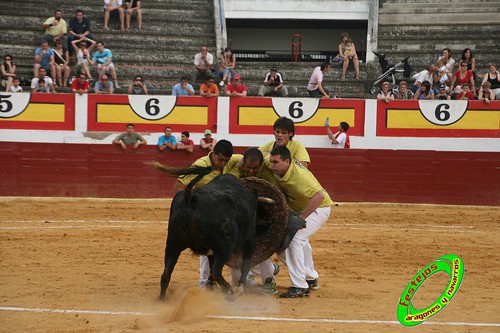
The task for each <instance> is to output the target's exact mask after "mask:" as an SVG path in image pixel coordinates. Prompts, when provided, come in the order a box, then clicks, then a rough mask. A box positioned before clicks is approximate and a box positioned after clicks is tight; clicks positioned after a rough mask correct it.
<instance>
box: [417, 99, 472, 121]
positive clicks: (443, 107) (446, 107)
mask: <svg viewBox="0 0 500 333" xmlns="http://www.w3.org/2000/svg"><path fill="white" fill-rule="evenodd" d="M468 104H469V103H468V101H444V100H434V101H418V105H419V108H420V112H421V113H422V115H423V116H424V117H425V119H427V120H428V121H429V122H431V123H433V124H434V125H439V126H447V125H451V124H453V123H456V122H457V121H459V120H460V119H461V118H462V117H463V116H464V115H465V112H466V111H467V106H468Z"/></svg>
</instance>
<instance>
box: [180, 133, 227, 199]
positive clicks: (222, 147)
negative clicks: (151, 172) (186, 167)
mask: <svg viewBox="0 0 500 333" xmlns="http://www.w3.org/2000/svg"><path fill="white" fill-rule="evenodd" d="M232 155H233V145H232V143H231V142H229V141H227V140H220V141H218V142H217V144H216V145H215V147H214V150H213V151H211V152H209V153H208V155H207V156H203V157H200V158H199V159H197V160H196V161H195V162H194V163H193V164H191V166H199V167H209V166H211V167H213V170H212V172H210V173H209V174H207V175H205V176H204V177H203V178H202V179H200V181H199V182H197V183H196V185H195V186H194V187H195V188H196V187H198V186H203V185H206V184H208V183H210V181H212V179H214V178H215V177H217V176H218V175H221V174H222V173H225V172H223V171H224V169H225V167H226V164H227V163H228V162H229V160H230V159H231V156H232ZM196 176H197V175H185V176H180V177H179V178H177V181H176V182H175V184H174V193H177V192H179V191H183V190H184V189H185V188H186V187H187V186H188V185H189V183H190V182H191V181H192V180H193V179H194V178H196Z"/></svg>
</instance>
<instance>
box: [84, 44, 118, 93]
mask: <svg viewBox="0 0 500 333" xmlns="http://www.w3.org/2000/svg"><path fill="white" fill-rule="evenodd" d="M96 46H97V52H96V53H94V56H93V57H92V60H91V61H90V63H91V65H92V66H94V65H97V71H98V72H99V78H100V77H101V76H102V75H105V74H110V75H111V79H112V80H113V83H114V85H115V86H114V88H115V89H120V86H119V85H118V78H117V77H116V68H115V65H114V64H113V53H111V50H109V49H106V48H104V43H103V42H97V44H96Z"/></svg>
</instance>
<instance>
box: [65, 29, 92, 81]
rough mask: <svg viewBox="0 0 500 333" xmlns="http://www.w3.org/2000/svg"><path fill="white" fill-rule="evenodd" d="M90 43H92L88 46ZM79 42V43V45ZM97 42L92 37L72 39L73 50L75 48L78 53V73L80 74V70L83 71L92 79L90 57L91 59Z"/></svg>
mask: <svg viewBox="0 0 500 333" xmlns="http://www.w3.org/2000/svg"><path fill="white" fill-rule="evenodd" d="M88 43H90V44H91V45H90V46H88ZM77 44H79V45H77ZM95 44H96V42H95V41H93V40H92V39H90V38H87V37H84V38H81V39H75V40H73V41H71V46H72V47H73V50H75V54H76V61H77V66H76V75H77V76H78V75H80V72H82V71H83V73H85V75H87V77H88V78H89V80H92V75H91V74H90V62H89V59H91V58H92V57H91V53H90V52H91V51H92V50H93V49H94V47H95Z"/></svg>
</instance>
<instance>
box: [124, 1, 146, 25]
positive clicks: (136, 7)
mask: <svg viewBox="0 0 500 333" xmlns="http://www.w3.org/2000/svg"><path fill="white" fill-rule="evenodd" d="M141 2H142V1H141V0H125V8H126V9H127V20H126V21H127V31H130V21H131V20H132V14H134V11H135V12H136V14H137V28H138V29H139V30H142V11H141Z"/></svg>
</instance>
